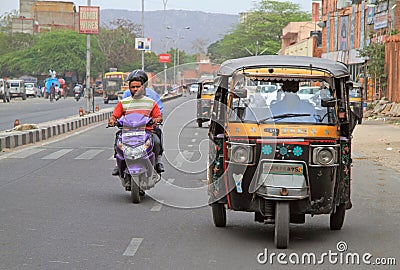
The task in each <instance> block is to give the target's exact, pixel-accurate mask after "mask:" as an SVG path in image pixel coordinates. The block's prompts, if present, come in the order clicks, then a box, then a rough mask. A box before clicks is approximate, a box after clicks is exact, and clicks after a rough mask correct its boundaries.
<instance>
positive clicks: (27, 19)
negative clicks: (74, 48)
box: [11, 0, 79, 34]
mask: <svg viewBox="0 0 400 270" xmlns="http://www.w3.org/2000/svg"><path fill="white" fill-rule="evenodd" d="M19 1H20V15H19V17H17V18H13V19H12V28H11V29H12V30H11V31H12V32H13V33H18V32H20V33H27V34H34V33H39V32H48V31H51V30H52V29H53V30H55V29H58V30H59V29H70V30H74V31H78V22H79V14H78V12H77V11H76V7H75V5H74V3H73V2H64V1H37V0H19Z"/></svg>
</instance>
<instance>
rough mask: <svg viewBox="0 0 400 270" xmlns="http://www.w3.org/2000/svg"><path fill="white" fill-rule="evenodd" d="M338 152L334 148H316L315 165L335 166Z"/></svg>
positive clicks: (314, 151) (314, 154)
mask: <svg viewBox="0 0 400 270" xmlns="http://www.w3.org/2000/svg"><path fill="white" fill-rule="evenodd" d="M336 157H337V152H336V150H335V148H333V147H316V148H314V149H313V163H314V164H319V165H333V164H335V162H336V159H337V158H336Z"/></svg>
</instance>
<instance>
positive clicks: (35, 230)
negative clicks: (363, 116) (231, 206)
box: [0, 97, 400, 270]
mask: <svg viewBox="0 0 400 270" xmlns="http://www.w3.org/2000/svg"><path fill="white" fill-rule="evenodd" d="M193 108H195V107H194V100H193V99H190V98H189V97H188V98H180V99H177V100H172V101H170V102H168V103H166V104H165V110H166V116H167V117H166V120H165V122H164V127H163V129H164V134H165V137H164V141H165V151H166V154H165V155H164V163H165V165H166V173H164V174H163V181H162V182H160V183H159V184H157V186H156V188H155V189H154V190H151V192H149V194H150V195H151V196H153V198H155V199H153V198H151V197H150V196H149V194H148V195H147V196H146V197H145V198H144V200H143V202H142V203H141V204H139V205H133V204H132V203H130V196H129V193H127V192H125V191H124V190H123V189H122V187H121V184H120V182H119V180H118V178H116V177H112V176H111V174H110V173H111V169H112V167H113V166H114V161H113V158H112V154H113V150H112V142H113V137H114V132H115V130H112V129H106V128H105V123H103V124H99V125H97V126H92V127H91V128H89V129H87V130H85V131H79V132H78V133H76V134H75V135H71V136H69V137H62V139H61V138H57V139H55V140H52V141H47V142H45V143H44V144H37V145H34V146H30V147H27V148H24V149H22V150H21V149H20V150H16V151H11V152H9V153H2V154H1V155H0V217H1V223H0V247H1V248H0V269H7V270H9V269H18V270H19V269H30V270H31V269H41V270H42V269H381V268H382V269H398V266H386V267H381V268H380V267H378V266H376V265H375V266H369V267H368V266H366V265H363V264H362V265H345V264H340V262H339V263H336V264H335V265H334V264H330V263H329V262H328V260H327V258H326V260H325V262H324V264H322V265H313V266H310V265H295V266H294V265H290V266H289V268H288V266H285V265H283V266H282V265H280V264H279V263H278V262H277V257H276V256H275V257H273V264H272V265H271V263H270V261H268V262H266V264H259V263H258V262H257V255H258V254H259V253H261V252H264V250H265V249H267V251H268V254H269V255H271V253H273V252H274V253H278V252H284V253H285V254H286V255H287V256H289V255H290V254H298V255H299V256H300V257H301V256H302V254H304V253H315V254H316V256H318V258H319V256H320V255H321V254H323V253H324V252H327V253H328V252H329V251H331V252H337V247H336V246H337V244H338V242H339V241H345V242H346V244H347V246H348V251H349V252H353V253H359V254H364V253H371V254H372V256H373V259H374V258H377V257H396V258H397V260H399V259H400V251H399V243H400V234H399V233H398V232H397V227H398V226H397V224H399V223H400V215H399V199H398V194H399V192H400V185H399V179H400V174H399V173H398V172H395V171H393V170H390V169H387V168H385V167H382V166H377V164H375V163H372V162H370V161H367V160H365V159H362V158H358V159H355V162H354V167H353V174H354V177H353V204H354V207H353V209H351V210H350V211H348V212H347V216H346V221H345V225H344V227H343V229H342V230H341V231H330V230H329V217H328V216H318V217H307V222H306V224H303V225H293V226H291V239H290V241H291V242H290V248H289V249H288V250H283V251H282V250H276V249H275V248H274V244H273V232H274V230H273V226H267V225H263V224H260V223H255V222H254V221H253V215H252V214H250V213H242V212H230V211H229V212H228V226H227V227H226V228H216V227H214V226H213V223H212V219H211V211H210V208H209V207H208V206H202V205H204V201H205V200H206V198H207V196H206V192H205V189H204V180H205V178H206V172H205V171H204V168H205V167H206V159H205V156H204V154H205V153H204V151H205V149H207V139H206V134H207V128H206V127H205V128H198V127H196V123H195V121H194V116H195V111H193ZM205 126H207V125H205ZM171 186H172V188H171ZM291 256H294V255H291ZM292 258H295V257H292ZM286 260H287V258H286ZM398 263H399V262H398Z"/></svg>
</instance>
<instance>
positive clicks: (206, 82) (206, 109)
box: [197, 76, 216, 127]
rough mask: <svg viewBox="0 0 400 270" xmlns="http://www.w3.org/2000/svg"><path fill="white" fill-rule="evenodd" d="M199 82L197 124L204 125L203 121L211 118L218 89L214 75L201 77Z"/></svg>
mask: <svg viewBox="0 0 400 270" xmlns="http://www.w3.org/2000/svg"><path fill="white" fill-rule="evenodd" d="M197 84H198V91H197V125H198V126H199V127H202V126H203V122H207V121H209V120H210V113H211V107H212V103H213V100H214V96H215V90H216V89H215V87H214V78H213V77H212V76H205V77H201V78H200V79H199V80H198V82H197Z"/></svg>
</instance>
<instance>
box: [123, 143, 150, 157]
mask: <svg viewBox="0 0 400 270" xmlns="http://www.w3.org/2000/svg"><path fill="white" fill-rule="evenodd" d="M122 150H123V151H124V157H125V158H127V159H137V158H141V157H143V156H145V155H146V146H145V144H140V145H137V146H135V147H131V146H128V145H126V144H124V145H123V149H122Z"/></svg>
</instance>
